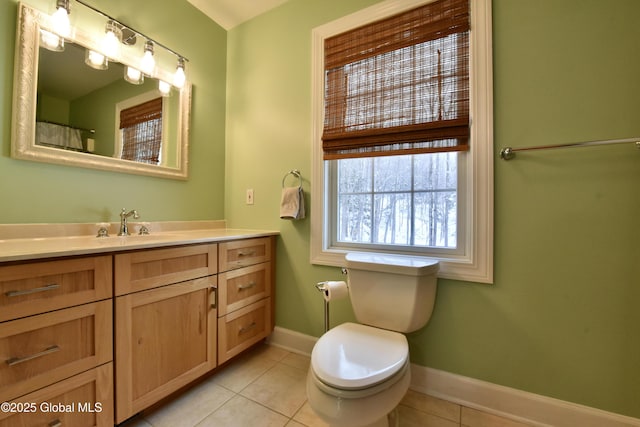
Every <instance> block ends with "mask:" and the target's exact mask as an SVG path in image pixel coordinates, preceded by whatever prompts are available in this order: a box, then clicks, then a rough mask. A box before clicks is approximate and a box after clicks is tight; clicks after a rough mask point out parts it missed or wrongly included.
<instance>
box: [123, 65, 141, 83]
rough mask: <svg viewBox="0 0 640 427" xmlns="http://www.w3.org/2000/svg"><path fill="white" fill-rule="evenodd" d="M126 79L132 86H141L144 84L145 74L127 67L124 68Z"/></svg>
mask: <svg viewBox="0 0 640 427" xmlns="http://www.w3.org/2000/svg"><path fill="white" fill-rule="evenodd" d="M124 79H125V80H126V81H128V82H129V83H131V84H134V85H141V84H142V83H144V74H142V71H140V70H138V69H137V68H133V67H130V66H126V67H124Z"/></svg>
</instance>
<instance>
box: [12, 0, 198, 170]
mask: <svg viewBox="0 0 640 427" xmlns="http://www.w3.org/2000/svg"><path fill="white" fill-rule="evenodd" d="M48 19H49V17H48V16H47V15H45V14H44V13H43V12H40V11H38V10H35V9H32V8H31V7H29V6H26V5H24V4H20V5H19V12H18V37H17V39H16V59H15V75H14V94H13V130H12V142H11V155H12V157H14V158H18V159H25V160H33V161H39V162H48V163H58V164H65V165H74V166H80V167H85V168H94V169H103V170H111V171H119V172H126V173H135V174H142V175H150V176H159V177H165V178H175V179H187V176H188V169H187V167H188V138H189V120H190V114H191V111H190V109H191V85H190V84H189V82H187V83H186V84H185V86H184V88H183V89H182V90H180V91H178V90H177V89H176V88H172V94H171V96H169V97H162V96H161V94H160V91H159V90H158V80H156V79H152V78H149V77H146V78H145V82H144V83H143V84H140V85H133V84H131V83H128V82H126V81H125V79H124V67H125V66H124V65H123V64H122V63H118V62H114V61H109V67H108V69H107V70H95V69H93V68H91V67H89V66H87V65H86V64H85V61H84V58H85V52H86V50H87V48H89V49H96V50H98V49H99V48H98V47H97V46H94V45H96V44H97V43H96V42H95V41H93V40H92V38H91V37H87V36H83V35H82V33H81V31H78V32H77V33H76V36H75V37H74V39H73V40H72V42H71V41H69V40H66V41H65V49H64V51H62V52H51V51H49V50H47V49H45V48H44V47H41V46H40V28H41V27H44V28H47V27H46V25H47V24H46V23H47V20H48ZM123 62H124V63H126V60H123ZM154 100H155V101H154ZM145 103H147V104H153V105H154V108H155V109H156V110H157V114H159V118H160V120H159V121H158V126H157V128H158V132H159V133H158V135H159V136H158V137H157V138H156V139H157V142H159V146H156V147H155V148H154V154H153V155H143V154H141V153H143V151H145V150H142V149H140V148H139V147H138V148H137V149H136V150H135V151H136V154H135V155H132V154H131V153H130V152H129V150H127V148H129V147H130V146H131V144H132V142H131V139H129V140H127V136H126V135H127V134H126V133H125V132H123V130H121V129H120V128H121V126H120V123H121V122H120V120H121V118H122V117H125V116H123V114H126V112H127V111H129V110H133V109H135V108H136V106H140V105H141V104H145ZM127 109H129V110H127ZM124 120H126V119H124ZM160 123H161V125H160ZM123 126H124V125H123ZM125 130H126V129H125ZM123 135H124V136H123ZM123 138H124V139H125V141H124V142H123V141H122V140H123ZM133 144H136V142H135V141H134V142H133ZM126 159H131V160H126Z"/></svg>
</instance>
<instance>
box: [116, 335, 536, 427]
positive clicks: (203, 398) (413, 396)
mask: <svg viewBox="0 0 640 427" xmlns="http://www.w3.org/2000/svg"><path fill="white" fill-rule="evenodd" d="M308 366H309V357H306V356H301V355H299V354H295V353H291V352H288V351H286V350H283V349H280V348H277V347H273V346H269V345H266V344H263V345H260V346H258V347H256V348H254V349H253V350H251V351H250V352H248V353H246V354H244V355H242V356H240V357H239V358H238V359H237V360H235V361H233V362H231V363H230V364H229V365H227V366H225V367H223V368H221V369H220V370H219V371H218V372H216V373H215V374H214V375H212V376H211V377H210V378H208V379H206V380H205V381H203V382H202V383H200V384H198V385H197V386H195V387H194V388H192V389H190V390H188V391H187V392H185V393H184V394H182V395H180V396H179V397H177V398H176V399H175V400H173V401H171V402H169V403H168V404H166V405H164V406H162V407H160V408H159V409H156V410H155V411H153V412H151V413H144V414H142V415H139V416H138V417H136V418H134V419H131V420H129V421H127V422H126V423H124V424H122V425H121V427H196V426H197V427H208V426H216V427H219V426H224V427H262V426H264V427H281V426H286V427H301V426H302V427H304V426H308V427H325V426H327V424H326V423H324V422H323V421H322V420H320V419H319V418H318V417H317V416H316V415H315V414H314V413H313V411H312V410H311V408H310V407H309V405H308V403H307V397H306V391H305V381H306V375H307V369H308ZM399 418H400V427H456V426H467V427H522V426H525V424H522V423H518V422H514V421H511V420H508V419H505V418H501V417H497V416H495V415H492V414H488V413H484V412H481V411H477V410H475V409H471V408H467V407H464V406H460V405H457V404H455V403H451V402H448V401H445V400H441V399H437V398H434V397H431V396H427V395H425V394H421V393H417V392H414V391H411V390H409V392H408V393H407V395H406V396H405V398H404V400H403V401H402V403H401V404H400V407H399Z"/></svg>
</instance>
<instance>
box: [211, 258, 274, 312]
mask: <svg viewBox="0 0 640 427" xmlns="http://www.w3.org/2000/svg"><path fill="white" fill-rule="evenodd" d="M270 295H271V263H270V262H265V263H262V264H257V265H252V266H249V267H243V268H239V269H237V270H232V271H227V272H224V273H220V274H219V275H218V316H224V315H225V314H227V313H230V312H232V311H234V310H237V309H239V308H242V307H244V306H246V305H249V304H251V303H254V302H256V301H259V300H261V299H262V298H265V297H268V296H270Z"/></svg>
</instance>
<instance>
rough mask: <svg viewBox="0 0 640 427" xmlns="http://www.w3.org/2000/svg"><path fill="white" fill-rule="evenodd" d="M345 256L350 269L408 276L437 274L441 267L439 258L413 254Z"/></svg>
mask: <svg viewBox="0 0 640 427" xmlns="http://www.w3.org/2000/svg"><path fill="white" fill-rule="evenodd" d="M344 258H345V261H346V267H347V268H348V269H349V268H352V269H357V270H368V271H378V272H382V273H394V274H404V275H408V276H426V275H429V274H436V273H437V272H438V270H439V269H440V263H439V262H438V260H435V259H429V258H422V257H417V256H411V255H390V254H381V253H373V252H349V253H347V254H346V255H345V257H344Z"/></svg>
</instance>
